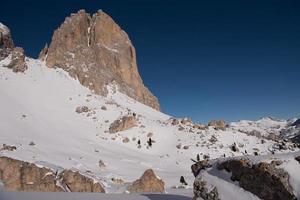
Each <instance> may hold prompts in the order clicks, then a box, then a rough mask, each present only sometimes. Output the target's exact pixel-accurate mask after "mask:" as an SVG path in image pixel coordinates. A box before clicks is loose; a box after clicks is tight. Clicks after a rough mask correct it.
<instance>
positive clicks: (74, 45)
mask: <svg viewBox="0 0 300 200" xmlns="http://www.w3.org/2000/svg"><path fill="white" fill-rule="evenodd" d="M39 58H40V59H41V60H44V61H45V62H46V65H47V66H48V67H59V68H62V69H64V70H66V71H68V72H69V74H70V75H71V76H72V77H74V78H77V79H78V80H79V81H80V83H81V84H82V85H84V86H86V87H88V88H90V89H91V90H94V91H95V92H96V93H98V94H102V95H105V94H106V93H107V91H106V87H104V86H106V85H107V84H110V83H115V84H116V85H117V86H118V88H119V90H120V91H121V92H122V93H125V94H126V95H128V96H130V97H132V98H134V99H136V100H137V101H139V102H141V103H143V104H146V105H148V106H150V107H152V108H154V109H157V110H159V109H160V107H159V103H158V100H157V98H156V97H155V96H154V95H153V94H152V93H151V92H150V91H149V90H148V89H147V88H146V87H145V86H144V84H143V81H142V79H141V77H140V75H139V72H138V68H137V63H136V53H135V48H134V47H133V45H132V43H131V41H130V39H129V37H128V35H127V34H126V33H125V32H124V31H123V30H122V29H121V28H120V27H119V26H118V25H117V24H116V23H115V22H114V20H113V19H112V18H111V17H110V16H108V15H107V14H106V13H104V12H103V11H98V12H97V13H95V14H94V15H92V16H91V15H90V14H88V13H86V12H85V11H84V10H80V11H79V12H78V13H75V14H71V16H69V17H67V18H66V19H65V21H64V22H63V23H62V25H61V26H60V27H59V28H58V29H57V30H56V31H55V32H54V34H53V37H52V41H51V43H50V45H49V47H47V46H46V47H45V48H44V49H43V50H42V51H41V53H40V57H39Z"/></svg>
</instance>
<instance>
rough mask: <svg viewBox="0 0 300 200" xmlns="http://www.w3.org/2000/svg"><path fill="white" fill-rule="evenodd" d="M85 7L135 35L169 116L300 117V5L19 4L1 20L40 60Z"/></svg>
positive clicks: (2, 10)
mask: <svg viewBox="0 0 300 200" xmlns="http://www.w3.org/2000/svg"><path fill="white" fill-rule="evenodd" d="M79 9H85V10H86V11H88V12H90V13H94V12H96V11H97V10H98V9H102V10H104V11H105V12H106V13H108V14H109V15H110V16H112V17H113V19H114V20H115V21H116V22H117V23H118V24H119V25H120V26H121V27H122V28H123V29H124V30H125V31H126V32H127V33H128V34H129V36H130V38H131V40H132V42H133V44H134V46H135V47H136V50H137V58H138V66H139V71H140V74H141V76H142V78H143V80H144V83H145V85H146V86H147V87H148V88H149V89H150V90H151V91H152V92H153V93H154V94H155V95H156V96H157V97H158V99H159V101H160V104H161V107H162V111H163V112H166V113H168V114H171V115H174V116H177V117H184V116H188V117H190V118H192V119H193V120H194V121H199V122H207V121H209V120H211V119H225V120H227V121H234V120H238V119H257V118H260V117H262V116H275V117H280V118H289V117H299V116H300V87H299V86H300V1H299V0H294V1H293V0H281V1H279V0H272V1H271V0H270V1H267V0H251V1H250V0H240V1H233V0H226V1H225V0H220V1H217V0H211V1H200V0H198V1H197V0H195V1H191V0H184V1H176V0H163V1H162V0H151V1H150V0H119V1H114V0H106V1H104V0H95V1H92V0H90V1H87V0H82V1H77V0H72V1H70V0H60V1H55V0H52V1H47V0H44V1H22V2H20V1H13V0H11V1H5V2H2V3H1V7H0V21H1V22H3V23H4V24H6V25H7V26H9V27H10V29H11V31H12V34H13V39H14V42H15V44H16V45H18V46H22V47H23V48H24V49H25V51H26V54H27V55H28V56H31V57H37V55H38V53H39V51H40V49H41V48H42V47H43V46H44V44H45V43H46V42H48V43H49V41H50V40H51V35H52V33H53V31H54V30H55V29H56V28H57V27H58V26H59V25H60V24H61V23H62V22H63V20H64V18H65V17H66V16H68V15H69V14H70V13H71V12H77V11H78V10H79Z"/></svg>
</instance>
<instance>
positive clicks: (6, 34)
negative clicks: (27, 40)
mask: <svg viewBox="0 0 300 200" xmlns="http://www.w3.org/2000/svg"><path fill="white" fill-rule="evenodd" d="M13 48H14V43H13V40H12V37H11V33H10V30H9V28H8V27H7V26H5V25H4V24H2V23H0V60H2V59H4V58H6V57H7V56H8V55H9V54H10V53H11V51H12V49H13Z"/></svg>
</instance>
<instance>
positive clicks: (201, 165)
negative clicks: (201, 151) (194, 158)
mask: <svg viewBox="0 0 300 200" xmlns="http://www.w3.org/2000/svg"><path fill="white" fill-rule="evenodd" d="M211 166H212V165H211V163H210V161H209V160H201V161H199V162H196V163H195V164H193V165H192V167H191V169H192V172H193V174H194V176H195V177H196V176H198V174H199V173H200V171H201V170H203V169H206V168H209V167H211Z"/></svg>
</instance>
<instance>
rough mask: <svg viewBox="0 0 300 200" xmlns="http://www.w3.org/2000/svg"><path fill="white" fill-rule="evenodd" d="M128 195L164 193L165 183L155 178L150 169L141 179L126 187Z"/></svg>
mask: <svg viewBox="0 0 300 200" xmlns="http://www.w3.org/2000/svg"><path fill="white" fill-rule="evenodd" d="M127 190H128V191H129V192H130V193H164V192H165V183H164V182H163V181H162V180H161V179H159V178H157V176H156V175H155V174H154V171H153V170H152V169H148V170H146V171H145V172H144V174H143V175H142V177H141V178H140V179H138V180H136V181H134V182H133V183H132V184H131V185H129V186H128V188H127Z"/></svg>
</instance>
